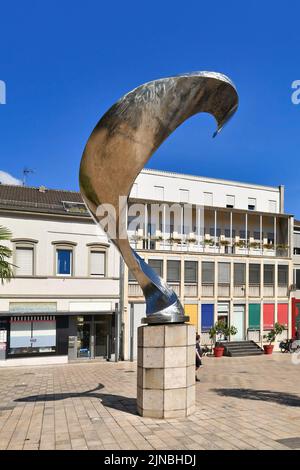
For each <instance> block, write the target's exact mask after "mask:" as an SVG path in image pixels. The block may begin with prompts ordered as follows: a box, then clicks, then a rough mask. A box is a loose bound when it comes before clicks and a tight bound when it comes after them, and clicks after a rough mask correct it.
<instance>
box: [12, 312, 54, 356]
mask: <svg viewBox="0 0 300 470" xmlns="http://www.w3.org/2000/svg"><path fill="white" fill-rule="evenodd" d="M55 351H56V321H55V317H54V316H52V315H39V316H16V317H12V319H11V323H10V340H9V351H8V354H9V355H14V356H16V355H19V356H22V355H28V354H29V355H31V354H32V355H34V354H46V353H48V354H49V353H55Z"/></svg>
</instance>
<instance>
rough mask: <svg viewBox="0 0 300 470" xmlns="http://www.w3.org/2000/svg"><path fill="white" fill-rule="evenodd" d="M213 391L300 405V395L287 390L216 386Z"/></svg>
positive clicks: (219, 393) (227, 395) (244, 397)
mask: <svg viewBox="0 0 300 470" xmlns="http://www.w3.org/2000/svg"><path fill="white" fill-rule="evenodd" d="M213 392H215V393H217V394H218V395H220V396H223V397H233V398H242V399H248V400H260V401H268V402H273V403H277V404H279V405H286V406H300V397H299V396H298V395H293V394H292V393H286V392H274V391H272V390H255V389H251V388H215V389H213Z"/></svg>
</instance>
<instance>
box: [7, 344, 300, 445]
mask: <svg viewBox="0 0 300 470" xmlns="http://www.w3.org/2000/svg"><path fill="white" fill-rule="evenodd" d="M200 376H201V382H199V383H197V386H196V389H197V410H196V413H195V414H194V415H193V416H191V417H189V418H187V419H168V420H157V419H150V418H141V417H140V416H138V415H137V414H136V411H135V407H136V364H134V363H129V362H122V363H117V364H116V363H107V362H92V361H90V362H86V363H78V364H75V363H74V364H68V365H57V366H44V367H31V368H24V367H15V368H7V369H2V370H0V449H11V450H12V449H149V450H151V449H185V450H186V449H290V448H300V365H298V366H297V365H293V364H292V362H291V356H290V355H288V354H286V355H283V354H282V355H281V354H280V353H277V354H273V355H272V356H259V357H247V358H228V357H224V358H220V359H215V358H209V357H206V358H204V367H203V368H202V369H200ZM292 438H293V439H292Z"/></svg>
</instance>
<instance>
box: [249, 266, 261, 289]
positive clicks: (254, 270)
mask: <svg viewBox="0 0 300 470" xmlns="http://www.w3.org/2000/svg"><path fill="white" fill-rule="evenodd" d="M249 284H250V285H257V284H260V264H249Z"/></svg>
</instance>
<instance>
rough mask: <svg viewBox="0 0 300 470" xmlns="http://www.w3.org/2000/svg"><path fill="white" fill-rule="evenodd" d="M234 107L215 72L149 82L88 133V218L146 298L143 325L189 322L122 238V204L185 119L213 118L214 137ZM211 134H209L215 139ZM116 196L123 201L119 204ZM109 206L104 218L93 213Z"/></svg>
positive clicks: (231, 91) (228, 85)
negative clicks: (111, 245)
mask: <svg viewBox="0 0 300 470" xmlns="http://www.w3.org/2000/svg"><path fill="white" fill-rule="evenodd" d="M237 106H238V95H237V92H236V89H235V87H234V85H233V83H232V82H231V81H230V80H229V78H227V77H226V76H225V75H222V74H219V73H215V72H194V73H191V74H184V75H178V76H175V77H169V78H162V79H159V80H154V81H152V82H149V83H146V84H144V85H141V86H139V87H138V88H136V89H134V90H133V91H131V92H129V93H127V94H126V95H124V96H123V97H122V98H121V99H120V100H119V101H118V102H117V103H115V104H114V105H113V106H112V107H111V108H110V109H109V110H108V111H107V112H106V114H104V116H103V117H102V118H101V119H100V121H99V122H98V124H97V126H96V127H95V129H94V130H93V132H92V134H91V136H90V138H89V140H88V142H87V144H86V147H85V149H84V153H83V157H82V160H81V165H80V190H81V193H82V196H83V198H84V200H85V202H86V205H87V207H88V208H89V210H90V212H91V214H92V216H93V217H94V219H95V220H96V222H97V223H99V224H100V225H101V226H102V228H104V229H105V231H106V232H107V234H108V236H109V237H110V238H111V239H112V241H113V243H114V244H115V245H116V246H117V248H118V249H119V251H120V252H121V254H122V256H123V258H124V260H125V262H126V264H127V266H128V268H129V269H130V271H131V272H132V273H133V275H134V276H135V278H136V279H137V281H138V283H139V284H140V286H141V288H142V290H143V293H144V296H145V299H146V315H147V317H146V319H144V320H145V322H146V323H153V324H156V323H170V322H171V323H182V322H185V321H187V320H188V319H189V318H188V317H186V316H185V314H184V309H183V307H182V305H181V303H180V301H179V299H178V297H177V295H176V294H175V292H174V291H173V290H172V289H171V288H170V287H169V286H168V285H167V284H166V283H165V282H164V281H163V279H161V278H160V277H159V276H158V275H157V274H156V273H155V272H154V271H153V270H152V269H151V268H150V267H149V266H148V264H147V263H145V262H144V261H143V260H142V259H141V257H140V256H139V255H138V254H137V253H136V252H135V251H134V250H133V249H132V248H131V247H130V244H129V240H128V237H127V232H126V236H125V237H122V236H121V232H122V230H123V231H124V227H125V230H126V227H127V221H126V203H127V199H128V197H129V194H130V190H131V188H132V185H133V183H134V181H135V179H136V177H137V176H138V174H139V173H140V171H141V170H142V169H143V168H144V166H145V164H146V163H147V161H148V160H149V158H150V157H151V155H152V154H153V153H154V152H155V150H156V149H157V148H158V147H159V146H160V145H161V144H162V142H163V141H164V140H165V139H166V138H167V137H168V136H169V135H170V134H171V133H172V132H173V131H174V130H175V129H176V128H177V127H178V126H179V125H180V124H182V123H183V122H184V121H185V120H186V119H188V118H189V117H191V116H193V115H195V114H197V113H200V112H206V113H210V114H212V115H213V116H214V117H215V119H216V121H217V125H218V127H217V131H216V133H215V134H217V133H218V132H219V131H220V130H221V128H222V127H223V126H224V124H225V123H226V122H227V121H228V119H229V118H230V117H231V116H232V115H233V113H234V112H235V111H236V109H237ZM215 134H214V135H215ZM120 196H125V197H123V198H121V199H120ZM103 204H109V205H112V206H113V207H114V208H115V214H114V215H113V216H112V215H111V214H110V217H111V218H113V219H114V220H111V222H112V223H113V224H115V227H116V229H115V230H116V231H115V233H112V231H110V229H109V226H108V227H107V226H106V224H107V219H104V220H103V218H102V217H100V216H99V215H98V214H99V212H98V214H97V209H98V207H99V206H101V205H102V207H103Z"/></svg>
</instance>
